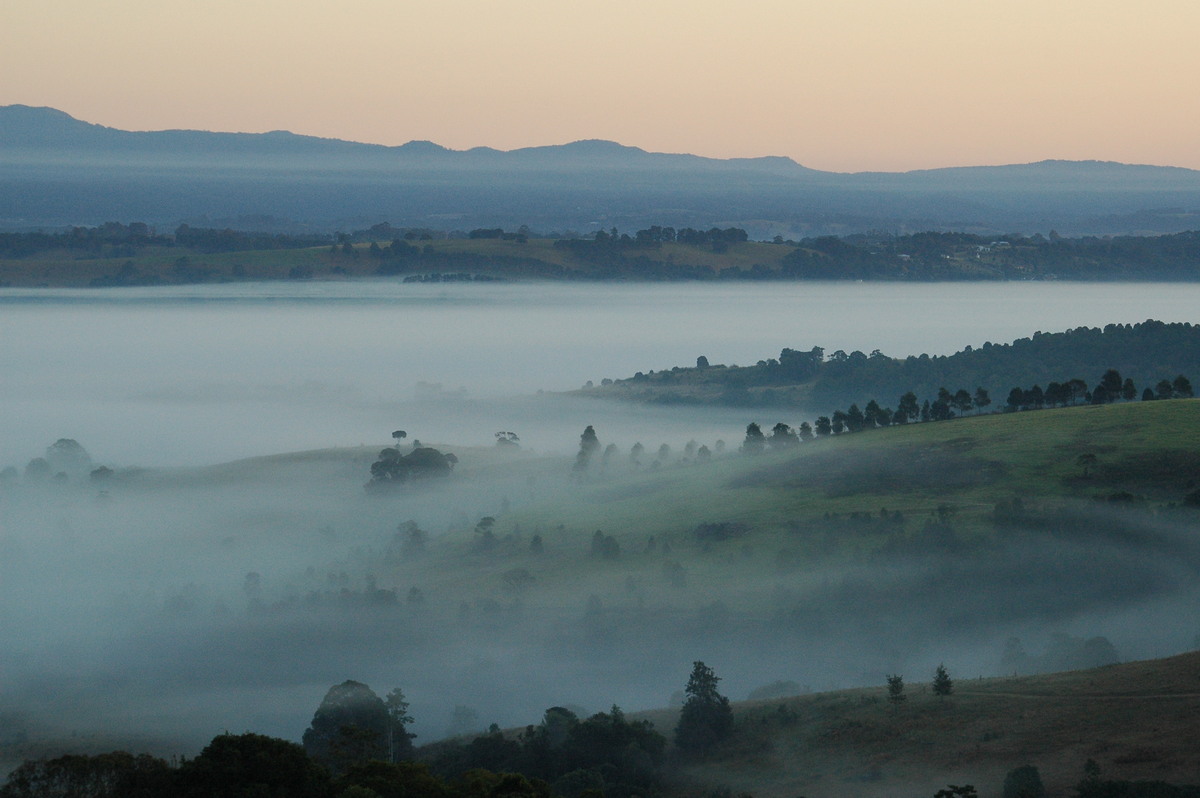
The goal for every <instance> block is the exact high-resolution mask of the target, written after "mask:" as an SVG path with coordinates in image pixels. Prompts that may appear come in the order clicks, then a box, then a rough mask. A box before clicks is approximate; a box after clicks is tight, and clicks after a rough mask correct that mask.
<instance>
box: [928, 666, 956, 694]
mask: <svg viewBox="0 0 1200 798" xmlns="http://www.w3.org/2000/svg"><path fill="white" fill-rule="evenodd" d="M953 692H954V682H953V681H952V680H951V679H950V674H949V673H947V672H946V666H945V665H938V666H937V670H936V671H934V673H933V694H934V695H936V696H939V697H942V698H945V697H946V696H948V695H950V694H951V693H953Z"/></svg>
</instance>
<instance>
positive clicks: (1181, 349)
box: [592, 320, 1200, 407]
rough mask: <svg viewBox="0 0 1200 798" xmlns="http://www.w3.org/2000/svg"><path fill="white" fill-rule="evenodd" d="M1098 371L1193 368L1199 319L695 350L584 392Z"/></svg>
mask: <svg viewBox="0 0 1200 798" xmlns="http://www.w3.org/2000/svg"><path fill="white" fill-rule="evenodd" d="M1106 368H1111V369H1114V370H1116V371H1118V372H1120V374H1122V375H1124V378H1127V379H1130V380H1132V382H1133V383H1134V384H1136V385H1138V386H1141V388H1142V389H1144V388H1154V389H1155V391H1156V393H1157V386H1158V385H1159V383H1160V382H1161V381H1162V380H1168V381H1170V380H1173V379H1174V378H1175V377H1176V375H1179V374H1196V373H1200V325H1194V324H1190V323H1186V322H1184V323H1165V322H1161V321H1153V320H1148V321H1144V322H1141V323H1139V324H1109V325H1106V326H1105V327H1104V328H1103V329H1101V328H1097V327H1078V328H1076V329H1073V330H1068V331H1066V332H1061V333H1042V332H1038V333H1034V334H1033V335H1032V336H1031V337H1029V338H1020V339H1018V340H1016V341H1013V342H1012V343H1011V344H993V343H990V342H988V343H984V344H983V346H981V347H979V348H973V347H970V346H968V347H967V348H965V349H963V350H962V351H960V352H956V353H955V354H953V355H948V356H943V355H933V356H931V355H926V354H923V355H919V356H909V357H905V358H893V357H888V356H886V355H884V354H883V353H882V352H880V351H879V350H874V351H872V352H871V353H870V354H869V355H868V354H864V353H862V352H859V351H854V352H850V353H846V352H845V351H843V350H840V349H839V350H837V351H835V352H833V353H831V354H828V355H827V354H826V353H825V350H824V349H823V348H821V347H819V346H817V347H813V348H812V349H810V350H808V351H801V350H796V349H784V350H783V351H782V352H780V354H779V357H777V358H770V359H768V360H760V361H759V362H758V363H757V364H756V365H753V366H742V367H739V366H724V365H712V364H709V362H708V359H707V358H704V357H701V358H699V359H698V361H697V365H696V367H695V368H681V367H675V368H672V369H670V370H663V371H659V372H653V371H652V372H650V373H648V374H644V373H642V372H638V373H637V374H635V375H634V376H633V377H631V378H629V379H625V380H617V381H616V382H613V383H604V384H602V385H601V386H600V387H598V388H595V389H592V390H594V391H596V392H598V393H600V394H602V395H603V394H606V393H609V392H612V393H617V394H620V395H623V396H625V397H626V398H629V399H633V400H637V401H649V402H654V403H660V404H722V405H729V406H735V407H737V406H743V407H749V406H766V407H771V406H780V407H789V406H790V407H794V406H807V407H814V406H815V407H822V406H824V407H837V406H846V405H848V404H849V403H851V402H861V401H863V400H864V397H872V396H874V397H887V396H899V395H901V394H903V393H905V392H912V393H914V394H916V395H917V396H924V397H931V396H936V395H938V393H939V391H940V390H941V389H942V388H943V387H944V386H967V387H968V388H969V389H970V390H972V391H974V390H975V388H977V387H982V388H983V389H984V390H985V391H987V392H988V393H989V394H991V395H992V396H994V397H998V398H1002V397H1004V396H1006V395H1007V392H1008V391H1009V389H1010V388H1011V387H1012V386H1014V385H1034V384H1040V385H1043V386H1044V385H1047V384H1048V383H1052V382H1054V381H1055V380H1064V379H1065V380H1067V381H1071V380H1074V379H1076V378H1077V377H1079V376H1080V375H1089V374H1098V373H1100V372H1102V371H1103V370H1104V369H1106ZM1112 388H1113V387H1112V386H1106V391H1108V392H1109V393H1110V394H1111V393H1117V394H1121V391H1122V390H1123V388H1124V386H1123V385H1122V386H1121V387H1120V388H1115V389H1112ZM1110 389H1111V390H1110ZM1082 396H1083V393H1077V394H1076V396H1075V397H1074V398H1075V399H1076V400H1078V399H1080V398H1082ZM970 398H973V397H970ZM1123 398H1124V397H1123ZM1089 401H1090V400H1089Z"/></svg>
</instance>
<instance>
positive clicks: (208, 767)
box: [0, 654, 1200, 798]
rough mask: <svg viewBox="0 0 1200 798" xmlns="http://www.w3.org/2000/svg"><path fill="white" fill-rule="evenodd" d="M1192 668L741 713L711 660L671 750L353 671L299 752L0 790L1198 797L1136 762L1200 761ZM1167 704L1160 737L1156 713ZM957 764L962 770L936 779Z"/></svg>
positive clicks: (256, 747)
mask: <svg viewBox="0 0 1200 798" xmlns="http://www.w3.org/2000/svg"><path fill="white" fill-rule="evenodd" d="M1197 664H1198V663H1197V655H1195V654H1189V655H1184V656H1181V657H1175V658H1172V659H1167V660H1157V661H1151V662H1145V663H1133V664H1130V665H1124V666H1117V667H1113V668H1108V669H1104V670H1097V671H1078V672H1074V673H1069V674H1061V675H1056V676H1052V677H1041V678H1037V679H1029V678H1025V679H989V680H986V681H982V680H981V681H978V682H975V681H970V680H968V681H966V682H963V681H961V680H955V679H952V678H951V676H950V675H949V673H948V672H947V671H946V669H945V667H943V666H939V667H938V668H937V670H936V672H935V673H934V674H932V678H931V680H930V681H929V682H928V683H926V684H916V685H914V684H912V683H908V684H906V683H905V682H904V680H903V678H902V677H900V676H899V675H896V676H891V677H889V678H888V679H887V685H886V689H884V687H882V686H881V687H879V688H875V689H864V690H856V691H848V692H843V693H836V694H816V695H809V696H802V697H791V698H788V697H784V698H782V699H775V700H760V701H754V702H748V703H744V704H738V705H736V706H731V705H730V703H729V702H728V700H727V699H725V698H724V696H722V695H721V694H720V693H719V692H717V690H716V684H717V682H718V681H719V679H718V678H717V677H716V675H715V674H714V673H713V672H712V670H711V669H710V668H708V667H707V666H705V665H704V663H702V662H697V663H695V667H694V668H693V672H692V675H691V677H690V678H689V680H688V685H687V699H686V701H685V703H684V704H683V706H682V708H681V710H680V711H679V712H678V713H677V715H676V717H677V718H678V725H677V727H676V729H675V732H674V738H673V739H674V744H671V743H669V742H668V740H667V738H666V737H665V736H664V735H662V734H661V733H659V732H658V731H657V730H656V729H655V726H654V723H653V722H652V721H651V720H648V719H646V718H645V717H640V718H637V719H633V718H629V717H627V716H626V715H625V714H624V713H623V712H621V710H620V709H619V708H617V707H615V706H614V707H613V708H612V709H611V710H610V711H609V712H600V713H596V714H595V715H592V716H591V717H589V718H587V719H586V720H582V719H580V718H579V717H577V716H576V715H575V713H574V712H572V711H571V710H569V709H567V708H564V707H557V706H556V707H551V708H549V709H547V710H546V712H545V714H544V716H543V717H542V720H541V721H540V722H539V723H538V724H536V725H530V726H526V727H525V728H524V729H521V730H508V731H502V730H501V729H499V728H497V727H495V726H493V727H492V728H491V729H490V730H488V731H487V732H484V733H482V734H479V735H475V736H470V737H461V738H456V739H451V740H446V741H442V742H439V743H434V744H431V745H427V746H424V747H422V748H419V749H414V748H413V747H412V745H411V742H410V740H409V737H410V735H408V734H407V733H406V731H405V727H406V725H407V723H408V722H411V720H412V719H411V718H410V717H408V716H407V714H406V713H407V703H406V702H405V701H404V697H403V694H402V693H400V691H399V690H393V691H392V692H391V693H389V695H388V697H387V700H386V701H385V700H382V699H380V698H379V697H378V696H377V695H375V693H374V692H373V691H371V689H370V688H369V687H367V686H366V685H364V684H361V683H358V682H353V681H347V682H345V683H343V684H340V685H335V686H334V687H332V688H330V690H329V693H328V694H327V695H326V697H325V699H324V700H323V701H322V702H321V705H320V706H319V707H318V708H317V711H316V713H315V714H314V716H313V720H312V723H311V725H310V727H309V729H308V730H307V731H306V732H305V734H304V743H303V745H300V744H297V743H294V742H289V741H286V740H282V739H278V738H272V737H268V736H264V735H260V734H254V733H249V732H248V733H243V734H236V735H235V734H230V733H224V734H221V735H218V736H217V737H215V738H213V739H212V740H211V742H209V744H208V745H207V746H205V748H204V749H203V750H202V751H201V752H200V753H199V754H198V755H197V756H195V757H193V758H185V759H182V760H174V759H173V760H172V761H170V762H168V761H166V760H164V759H161V758H159V757H154V756H151V755H148V754H140V755H132V754H130V753H127V752H125V751H114V752H111V753H106V754H98V755H82V754H69V755H64V756H59V757H55V758H46V759H32V760H27V761H26V762H24V763H23V764H22V765H20V766H19V767H18V768H16V769H15V770H14V771H13V772H12V773H10V774H9V776H8V778H7V781H6V782H5V783H4V784H3V786H0V798H168V797H170V798H175V796H179V797H180V798H211V797H212V796H230V797H231V798H233V797H238V798H240V797H243V796H244V797H245V798H251V797H253V798H372V796H374V797H376V798H417V797H418V796H419V797H420V798H427V797H428V798H501V796H513V798H558V797H561V798H632V797H633V796H644V797H645V798H653V796H683V795H689V796H704V797H705V798H725V797H727V796H738V798H752V796H753V795H755V794H767V795H799V794H803V793H801V792H800V790H806V792H807V794H811V795H820V796H836V795H866V796H881V795H908V796H913V797H914V798H918V797H921V798H928V797H929V796H932V798H978V797H979V796H984V797H985V798H987V797H988V796H997V797H998V796H1003V798H1046V796H1063V797H1064V798H1066V797H1067V796H1070V798H1196V796H1200V786H1189V785H1186V784H1177V783H1172V782H1171V781H1170V780H1169V779H1165V778H1156V779H1144V778H1143V779H1138V778H1127V777H1123V776H1122V775H1121V774H1127V773H1129V772H1131V771H1132V772H1137V771H1139V770H1141V771H1145V770H1146V766H1147V765H1150V766H1151V767H1152V768H1153V769H1157V770H1158V771H1160V772H1161V771H1167V772H1171V773H1177V772H1187V771H1188V768H1189V767H1191V766H1192V765H1193V764H1194V763H1195V752H1194V751H1191V752H1190V754H1189V753H1185V752H1187V751H1188V750H1189V749H1188V743H1189V739H1190V735H1191V732H1192V731H1194V728H1193V724H1191V723H1190V721H1189V720H1188V716H1189V715H1190V714H1191V713H1192V712H1194V710H1195V704H1196V697H1195V695H1194V694H1193V693H1191V692H1190V682H1191V680H1193V679H1194V675H1195V667H1196V665H1197ZM1131 701H1132V702H1136V704H1133V705H1131ZM1130 706H1132V708H1131V709H1129V708H1127V707H1130ZM1035 707H1036V711H1033V709H1034V708H1035ZM1164 710H1165V713H1164ZM653 714H656V715H659V716H661V715H662V713H653ZM1156 715H1157V717H1158V718H1159V720H1158V721H1157V728H1155V729H1154V730H1153V732H1151V730H1149V729H1146V728H1144V727H1143V724H1146V723H1148V722H1149V718H1150V717H1152V716H1156ZM1034 716H1036V719H1035V720H1033V721H1032V722H1027V721H1023V720H1021V718H1023V717H1034ZM1066 729H1069V730H1066ZM1118 730H1121V731H1118ZM968 742H969V744H967V745H964V743H968ZM1080 752H1082V753H1083V755H1084V756H1085V757H1086V759H1085V761H1083V762H1079V761H1078V760H1074V759H1073V757H1074V756H1078V755H1079V753H1080ZM1091 753H1095V755H1094V756H1093V755H1091ZM1034 762H1041V763H1042V765H1041V766H1040V767H1039V765H1036V764H1033V763H1034ZM1101 762H1103V764H1101ZM816 763H821V764H820V765H818V764H816ZM822 771H824V772H827V773H828V777H829V779H830V781H829V782H825V781H823V780H822V779H821V778H820V777H819V776H816V774H817V773H818V772H822ZM972 771H973V772H974V776H973V777H971V773H972ZM960 774H961V775H963V776H968V777H971V778H972V780H971V781H967V780H965V779H962V778H957V776H959V775H960ZM1114 774H1116V775H1115V776H1114ZM947 776H949V777H950V778H955V779H956V780H955V781H952V782H950V783H948V784H946V785H945V786H942V787H939V786H937V785H938V783H939V779H944V778H946V777H947ZM814 777H815V779H814ZM714 781H715V783H714ZM942 783H945V782H942ZM805 785H807V786H805ZM976 785H981V786H980V787H979V788H977V787H976Z"/></svg>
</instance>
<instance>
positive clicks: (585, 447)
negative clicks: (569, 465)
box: [574, 424, 600, 472]
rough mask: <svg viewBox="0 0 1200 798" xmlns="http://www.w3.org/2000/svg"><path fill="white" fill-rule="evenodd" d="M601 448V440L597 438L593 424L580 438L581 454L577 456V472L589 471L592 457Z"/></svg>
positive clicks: (588, 426)
mask: <svg viewBox="0 0 1200 798" xmlns="http://www.w3.org/2000/svg"><path fill="white" fill-rule="evenodd" d="M599 448H600V439H599V438H597V437H596V430H594V429H593V428H592V425H591V424H588V425H587V427H586V428H585V429H584V430H583V434H582V435H580V436H579V454H577V455H575V466H574V468H575V470H576V471H581V472H582V471H587V468H588V465H589V464H590V463H591V461H592V455H594V454H595V453H596V450H597V449H599Z"/></svg>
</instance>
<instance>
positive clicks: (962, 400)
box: [741, 387, 992, 454]
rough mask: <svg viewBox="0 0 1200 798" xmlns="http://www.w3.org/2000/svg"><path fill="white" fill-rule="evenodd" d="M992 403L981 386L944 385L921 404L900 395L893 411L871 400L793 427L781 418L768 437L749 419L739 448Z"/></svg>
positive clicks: (780, 444) (938, 416) (936, 416)
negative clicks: (971, 390)
mask: <svg viewBox="0 0 1200 798" xmlns="http://www.w3.org/2000/svg"><path fill="white" fill-rule="evenodd" d="M991 403H992V400H991V398H990V397H989V396H988V392H987V391H986V390H984V389H983V388H977V389H975V393H974V394H971V393H969V392H968V391H967V390H966V389H965V388H959V389H958V390H957V391H955V392H953V393H951V392H950V391H949V390H947V389H946V388H944V387H943V388H939V389H938V398H937V399H935V400H934V401H933V402H930V401H929V400H928V399H926V400H925V402H924V403H918V400H917V395H916V394H915V393H913V392H912V391H909V392H907V393H905V394H904V395H903V396H901V397H900V402H899V404H898V405H897V407H896V409H895V410H892V409H891V408H890V407H883V406H881V405H880V404H879V402H877V401H875V400H874V399H872V400H870V401H869V402H867V404H866V405H865V407H863V408H861V409H860V408H859V406H858V405H857V404H851V405H850V407H849V408H847V409H846V410H835V411H834V412H833V413H832V414H831V415H828V416H818V417H817V419H816V420H815V421H814V422H813V423H812V424H809V423H808V422H807V421H804V422H801V424H800V426H799V427H796V428H792V427H791V426H789V425H788V424H786V423H784V422H782V421H780V422H778V423H777V424H776V425H775V426H774V427H772V428H771V435H770V437H768V436H766V435H764V434H763V431H762V428H761V427H760V426H759V425H758V424H757V423H756V422H751V423H750V424H748V425H747V426H746V439H745V440H744V441H743V442H742V449H741V450H742V452H744V453H746V454H758V453H760V452H762V451H764V450H765V449H767V448H768V447H770V448H771V449H784V448H788V447H790V446H794V445H796V444H798V443H800V442H802V441H809V440H812V439H813V438H824V437H828V436H831V435H843V434H846V433H850V432H862V431H863V430H869V429H877V428H879V427H889V426H893V425H903V424H913V423H917V422H924V421H946V420H948V419H951V418H955V417H956V415H961V414H966V413H968V412H970V411H971V410H972V409H974V410H983V409H984V408H986V407H987V406H989V405H990V404H991Z"/></svg>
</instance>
